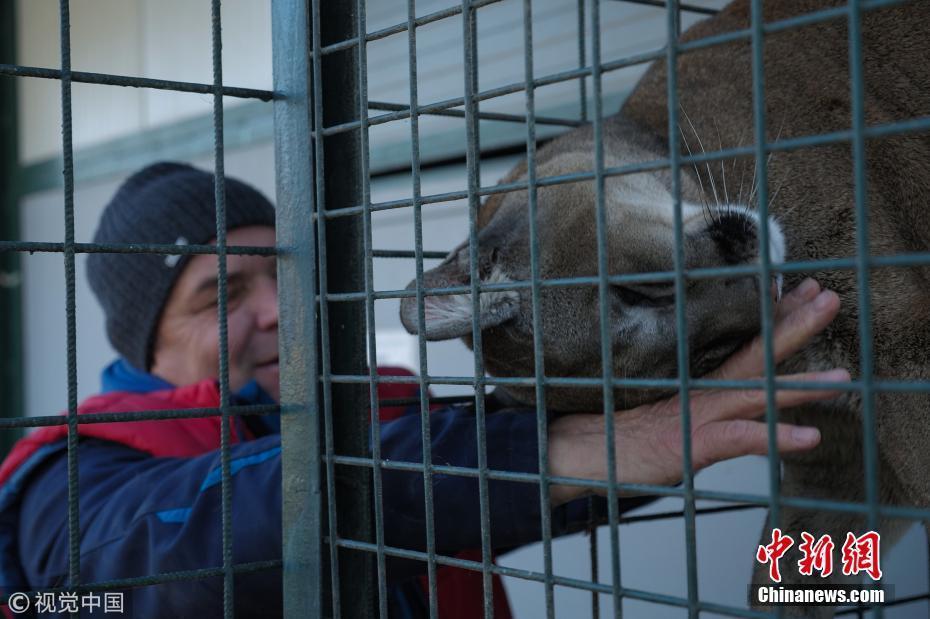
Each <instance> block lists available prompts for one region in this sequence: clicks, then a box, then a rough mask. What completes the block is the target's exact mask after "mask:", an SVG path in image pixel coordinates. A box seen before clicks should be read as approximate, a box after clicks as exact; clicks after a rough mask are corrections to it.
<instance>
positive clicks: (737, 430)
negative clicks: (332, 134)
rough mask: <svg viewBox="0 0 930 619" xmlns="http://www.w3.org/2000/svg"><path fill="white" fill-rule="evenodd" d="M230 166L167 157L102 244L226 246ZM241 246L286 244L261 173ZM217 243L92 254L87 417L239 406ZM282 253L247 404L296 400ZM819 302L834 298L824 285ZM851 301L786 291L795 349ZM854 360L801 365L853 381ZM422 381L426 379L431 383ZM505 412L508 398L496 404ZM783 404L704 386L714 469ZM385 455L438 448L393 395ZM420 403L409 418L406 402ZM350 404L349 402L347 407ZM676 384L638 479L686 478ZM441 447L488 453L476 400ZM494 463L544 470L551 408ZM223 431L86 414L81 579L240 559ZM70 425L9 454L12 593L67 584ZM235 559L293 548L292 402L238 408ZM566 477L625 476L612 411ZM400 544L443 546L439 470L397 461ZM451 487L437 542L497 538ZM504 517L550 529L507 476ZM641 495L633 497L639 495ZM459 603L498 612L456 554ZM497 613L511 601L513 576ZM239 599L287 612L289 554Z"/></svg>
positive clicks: (261, 263)
mask: <svg viewBox="0 0 930 619" xmlns="http://www.w3.org/2000/svg"><path fill="white" fill-rule="evenodd" d="M213 197H214V179H213V176H212V175H211V174H208V173H206V172H202V171H199V170H196V169H194V168H192V167H190V166H187V165H183V164H175V163H159V164H155V165H152V166H149V167H147V168H145V169H144V170H142V171H140V172H138V173H136V174H134V175H133V176H132V177H130V178H129V179H128V180H127V181H126V182H125V183H124V184H123V185H122V186H121V187H120V189H119V190H118V191H117V193H116V195H115V196H114V197H113V199H112V200H111V201H110V203H109V204H108V206H107V208H106V210H105V212H104V214H103V217H102V219H101V222H100V226H99V229H98V231H97V234H96V235H95V238H94V241H95V242H97V243H133V242H136V243H143V242H144V243H173V244H178V245H185V244H203V243H208V242H215V239H214V236H215V207H214V204H213ZM226 209H227V210H226V217H227V228H228V230H229V233H228V235H227V243H228V244H229V245H246V246H268V247H270V246H273V245H274V239H275V236H274V209H273V207H272V206H271V204H270V203H269V202H268V201H267V200H266V199H265V198H264V197H263V196H261V195H260V194H259V193H258V192H257V191H255V190H254V189H253V188H251V187H249V186H248V185H245V184H244V183H241V182H239V181H236V180H234V179H226ZM216 265H217V259H216V257H215V256H213V255H187V256H164V255H157V254H131V255H119V254H103V253H99V254H91V255H90V256H89V258H88V275H89V278H90V283H91V287H92V288H93V290H94V293H95V294H96V296H97V298H98V299H99V301H100V303H101V305H102V306H103V309H104V313H105V315H106V326H107V335H108V337H109V340H110V342H111V343H112V345H113V347H114V348H115V349H116V350H117V351H118V352H119V353H120V355H121V359H119V360H118V361H116V362H114V363H113V364H112V365H110V366H109V367H108V368H106V369H105V371H104V372H103V377H102V385H101V394H100V395H98V396H95V397H92V398H90V399H88V400H87V401H85V402H84V403H83V404H82V405H81V407H80V409H79V413H80V414H89V413H107V412H131V411H151V410H164V409H186V408H215V407H217V406H218V405H219V388H218V385H217V376H218V373H219V363H218V357H219V343H218V342H219V336H218V333H219V331H218V317H217V308H216V304H217V286H218V282H217V266H216ZM275 276H276V266H275V259H274V258H273V257H265V256H246V255H230V256H228V257H227V295H228V305H227V309H228V317H227V323H228V370H229V371H228V375H229V385H230V389H231V391H233V392H234V396H233V404H250V403H251V404H262V403H272V402H274V401H276V400H277V399H278V397H279V385H278V380H279V370H278V340H277V337H278V333H277V327H278V310H277V287H276V277H275ZM815 298H816V299H817V300H818V301H819V303H818V302H815V301H814V299H815ZM837 309H838V299H837V298H836V295H833V294H832V293H829V292H823V293H820V291H819V287H818V286H817V285H816V283H814V282H812V281H809V282H806V284H805V285H804V286H801V287H799V288H798V289H797V290H796V291H795V292H794V293H792V294H791V295H789V296H788V297H787V298H786V299H785V300H784V302H783V303H782V304H781V305H780V313H779V316H780V321H779V324H778V326H777V328H776V336H775V343H776V357H777V358H778V359H781V358H784V357H786V356H788V355H790V354H792V353H793V352H795V351H796V350H798V349H799V348H800V347H802V346H803V345H804V343H805V342H806V341H807V340H808V339H809V338H810V337H812V336H813V335H814V334H815V333H817V332H819V331H820V330H821V329H823V327H824V326H826V324H827V323H829V322H830V320H832V318H833V316H835V314H836V311H837ZM761 357H762V355H761V348H760V346H759V344H758V342H756V343H755V344H754V345H752V346H749V347H747V348H746V349H744V350H742V351H741V352H739V353H737V354H736V355H734V357H733V358H731V360H730V361H729V362H728V363H727V364H725V365H724V366H723V367H722V368H721V369H720V370H719V371H718V375H719V376H723V377H727V378H743V377H751V376H755V375H758V373H759V372H760V371H761V367H762V360H761ZM847 377H848V376H847V375H846V374H845V372H842V371H839V372H833V373H821V374H810V375H803V376H799V377H793V378H795V379H798V380H843V379H846V378H847ZM414 394H415V391H413V392H411V393H409V395H414ZM832 395H834V394H832V393H830V392H813V391H806V392H779V393H778V403H779V405H780V406H789V405H792V404H797V403H800V402H804V401H810V400H813V399H822V398H826V397H831V396H832ZM491 408H492V409H493V406H492V407H491ZM763 410H764V397H763V394H761V393H759V394H749V395H747V392H733V391H727V392H718V393H702V394H696V395H695V396H694V398H693V406H692V414H693V420H694V421H693V426H694V427H693V428H692V433H693V434H692V436H693V440H694V461H695V466H696V467H697V468H701V467H703V466H707V465H709V464H711V463H713V462H716V461H719V460H721V459H725V458H730V457H735V456H739V455H743V454H746V453H765V449H766V444H767V442H766V428H765V426H764V424H762V423H760V422H758V421H751V419H752V418H754V417H758V416H759V415H760V414H761V412H762V411H763ZM384 412H385V413H386V414H387V415H388V416H389V417H396V419H394V420H393V421H389V422H385V423H383V425H382V430H381V435H382V443H383V444H382V453H383V455H384V457H385V458H389V459H392V460H399V461H409V462H421V461H422V455H421V444H420V436H421V434H420V428H419V424H420V418H419V415H418V414H416V407H412V409H411V410H410V411H396V410H395V411H390V410H386V411H384ZM405 412H406V413H409V414H403V413H405ZM337 414H338V411H337ZM678 418H679V413H678V409H677V406H676V402H675V399H672V400H668V401H664V402H660V403H657V404H653V405H649V406H643V407H639V408H637V409H634V410H632V411H624V412H618V413H617V414H616V416H615V424H616V430H615V432H616V436H617V455H618V472H619V478H620V479H621V480H622V481H633V482H644V483H669V484H671V483H675V482H677V481H679V480H680V476H681V468H682V464H681V453H680V449H681V432H680V426H679V422H678ZM430 423H431V430H432V432H431V436H432V444H431V450H432V457H433V460H434V461H437V462H444V463H450V464H454V465H458V466H471V467H474V466H476V463H477V444H478V440H477V436H476V434H475V417H474V411H473V410H472V409H471V408H469V407H454V408H447V409H443V410H438V411H434V412H433V413H431V416H430ZM486 428H487V432H486V442H487V458H488V465H489V467H490V468H491V469H494V470H508V471H523V472H536V471H537V463H538V455H537V453H538V452H537V444H536V417H535V412H534V411H526V410H513V409H502V410H493V412H491V413H490V414H488V416H487V419H486ZM220 432H221V420H220V418H218V417H217V416H208V417H203V416H201V417H196V418H191V419H167V420H146V421H132V422H125V423H91V424H81V425H80V426H79V433H80V436H81V441H80V444H79V447H78V455H79V460H78V472H79V484H78V490H79V496H80V525H81V540H80V559H81V560H80V565H81V574H80V581H81V582H82V583H93V582H99V581H104V580H111V579H116V578H132V577H144V576H150V575H156V574H162V573H167V572H177V571H187V570H196V569H201V568H215V567H217V566H221V565H222V563H223V556H222V544H221V518H220V504H221V495H220V487H221V484H220V474H219V468H220V455H219V451H218V448H219V445H220ZM66 436H67V431H66V427H65V426H61V425H59V426H53V427H48V428H43V429H41V430H39V431H38V432H35V433H33V434H31V435H30V436H29V437H27V438H25V439H23V440H22V441H20V443H19V444H18V445H17V447H16V448H15V449H14V450H13V452H12V453H11V454H10V456H9V457H8V458H7V460H6V461H5V462H4V464H3V466H2V467H0V484H2V488H0V578H2V580H0V585H2V587H3V590H4V592H6V593H11V592H14V591H22V590H30V589H41V588H47V587H58V586H64V585H67V582H68V580H67V575H68V558H69V555H68V548H69V540H68V526H67V510H66V505H67V498H68V488H67V479H68V471H67V453H66V441H65V437H66ZM231 436H232V443H233V444H232V446H231V448H230V451H231V457H232V477H231V483H232V534H233V549H232V550H233V560H234V562H235V563H237V564H238V563H247V562H253V561H264V560H272V559H278V558H280V556H281V466H280V425H279V422H278V419H277V417H274V416H241V417H236V418H234V419H233V421H232V427H231ZM549 440H550V448H549V454H550V461H549V470H550V473H552V474H553V475H559V476H565V477H586V478H593V479H605V478H606V475H607V472H606V464H605V462H606V457H605V449H606V446H605V444H604V443H605V440H604V430H603V418H602V417H601V416H600V415H574V416H570V417H564V418H562V419H559V420H557V421H555V422H554V423H552V424H551V432H550V436H549ZM818 440H819V437H818V435H817V433H816V430H813V429H803V428H792V427H789V426H781V427H780V428H779V435H778V443H779V448H780V449H781V450H783V451H790V450H799V449H809V448H811V447H813V446H814V445H816V444H817V442H818ZM383 475H384V477H383V481H384V493H383V495H384V499H383V501H384V503H383V507H384V522H385V541H386V543H387V544H388V545H391V546H400V547H404V548H413V549H418V550H423V549H424V547H425V518H424V513H423V512H424V509H423V505H424V502H423V496H422V494H423V484H422V481H421V479H422V478H421V477H420V476H418V475H416V474H414V473H408V472H402V471H394V470H392V471H387V470H386V471H384V472H383ZM438 482H439V480H438V479H437V483H435V486H434V510H435V516H434V524H435V539H436V547H437V550H438V551H439V552H441V553H443V554H456V553H458V552H460V551H467V550H468V549H470V548H472V549H473V548H478V547H480V541H481V537H480V534H481V527H480V518H479V516H478V500H477V482H476V480H475V479H473V478H467V477H456V476H442V479H441V483H438ZM488 490H489V501H490V509H491V523H490V530H491V534H492V544H493V546H494V547H495V548H509V547H514V546H518V545H521V544H525V543H528V542H531V541H535V540H537V539H539V537H540V535H541V534H540V517H539V516H540V514H539V509H540V506H539V501H538V496H539V494H538V488H537V487H536V486H534V485H533V484H526V483H517V482H506V481H500V480H497V481H490V482H489V488H488ZM551 494H552V502H553V508H554V509H553V525H554V529H555V533H560V532H565V531H569V530H577V529H578V528H580V527H582V526H583V525H584V524H585V523H586V522H587V521H588V518H589V514H588V513H587V511H586V504H587V501H578V500H576V499H580V498H582V497H583V496H585V495H586V494H589V491H586V490H584V489H581V488H577V487H573V486H553V487H552V493H551ZM633 504H636V501H635V500H634V501H631V502H630V503H626V504H625V505H624V506H622V507H629V506H630V505H633ZM440 569H441V571H443V577H442V578H441V580H440V586H439V593H438V596H439V604H440V614H441V615H442V616H443V617H468V616H474V614H475V612H480V611H479V610H477V609H480V600H481V598H482V596H481V591H482V590H481V586H482V584H481V579H480V575H477V574H476V573H475V572H467V571H464V570H453V571H451V572H450V571H449V570H448V568H440ZM423 570H424V566H423V565H422V564H420V563H416V562H409V561H407V562H404V561H396V560H393V559H389V563H388V577H389V579H390V581H391V584H392V586H391V589H390V595H389V597H390V600H389V604H390V607H391V613H392V615H393V616H397V617H417V616H422V615H423V614H424V613H425V609H426V597H425V594H424V592H423V590H422V588H421V585H420V583H419V582H418V581H417V580H416V579H411V576H413V575H415V574H417V573H419V572H422V571H423ZM222 586H223V582H222V578H221V577H210V578H204V577H200V578H197V579H193V580H178V581H173V582H169V583H165V584H160V585H155V586H143V587H139V588H136V589H133V590H131V592H130V593H129V595H131V605H132V610H133V612H134V613H135V615H136V616H145V617H155V616H195V615H197V614H203V615H205V616H215V615H218V614H219V613H220V612H221V608H222ZM495 589H496V592H495V605H496V611H497V616H499V617H506V616H508V615H509V611H508V609H507V605H506V599H505V596H504V595H503V591H502V589H501V588H500V586H499V581H497V580H495ZM234 594H235V598H234V603H235V609H236V612H237V614H239V615H241V616H253V615H254V616H268V615H276V614H280V612H281V594H282V591H281V573H280V570H263V571H256V572H250V573H241V574H238V575H237V576H236V580H235V587H234Z"/></svg>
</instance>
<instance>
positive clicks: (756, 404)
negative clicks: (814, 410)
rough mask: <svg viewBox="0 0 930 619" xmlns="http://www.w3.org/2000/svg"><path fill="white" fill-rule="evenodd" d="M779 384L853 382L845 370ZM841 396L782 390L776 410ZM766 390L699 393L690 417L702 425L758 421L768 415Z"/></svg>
mask: <svg viewBox="0 0 930 619" xmlns="http://www.w3.org/2000/svg"><path fill="white" fill-rule="evenodd" d="M778 379H779V380H784V381H792V382H824V383H841V382H848V381H849V380H850V377H849V372H848V371H846V370H844V369H835V370H829V371H827V372H805V373H803V374H788V375H785V376H779V377H778ZM839 393H840V392H839V391H837V390H834V389H779V390H776V391H775V406H776V408H779V409H781V408H790V407H792V406H798V405H800V404H805V403H807V402H816V401H818V400H828V399H830V398H834V397H836V396H837V395H838V394H839ZM765 405H766V395H765V390H764V389H721V390H714V391H703V392H701V391H699V392H696V393H694V394H693V395H692V396H691V414H692V417H693V418H694V419H695V420H697V421H699V422H713V421H719V420H725V419H746V418H751V417H758V416H759V415H761V414H762V413H764V412H765Z"/></svg>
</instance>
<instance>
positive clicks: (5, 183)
mask: <svg viewBox="0 0 930 619" xmlns="http://www.w3.org/2000/svg"><path fill="white" fill-rule="evenodd" d="M15 12H16V5H15V2H14V0H0V61H7V60H9V61H12V60H13V59H14V57H15V55H16V36H15V35H16V33H15V28H14V24H15V23H16V15H15ZM16 107H17V105H16V83H15V82H14V81H13V80H2V81H0V237H2V238H13V239H16V238H19V211H18V209H17V192H18V188H17V184H16V179H17V177H18V174H17V173H18V170H19V165H18V157H19V153H18V146H17V134H16V133H17V114H16ZM21 290H22V273H21V271H20V260H19V254H17V253H12V252H11V253H2V254H0V333H2V335H0V339H2V341H3V342H4V349H5V350H4V354H3V357H2V359H0V389H2V391H3V393H4V400H6V404H5V406H4V410H3V413H2V414H3V417H18V416H21V415H22V414H23V377H22V363H21V361H22V358H23V355H22V316H21V310H20V305H21V296H22V295H21ZM20 434H21V433H20V432H19V431H18V430H13V429H11V430H6V431H3V432H0V453H6V452H8V451H9V450H10V448H11V447H12V445H13V443H14V442H15V441H16V440H17V439H18V438H19V436H20Z"/></svg>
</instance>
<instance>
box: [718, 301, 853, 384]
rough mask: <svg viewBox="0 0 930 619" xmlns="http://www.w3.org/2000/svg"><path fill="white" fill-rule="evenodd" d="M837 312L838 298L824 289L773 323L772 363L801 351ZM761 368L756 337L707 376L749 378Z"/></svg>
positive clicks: (760, 343)
mask: <svg viewBox="0 0 930 619" xmlns="http://www.w3.org/2000/svg"><path fill="white" fill-rule="evenodd" d="M839 311H840V298H839V297H838V296H837V294H836V293H835V292H833V291H832V290H824V291H821V292H820V293H819V294H818V295H817V296H815V297H814V298H813V299H811V300H809V301H807V302H804V303H803V304H801V305H800V306H799V307H798V308H797V309H795V310H794V311H793V312H791V313H790V314H789V315H788V316H785V317H784V318H782V319H781V320H779V321H778V322H776V324H775V329H774V331H773V333H772V348H773V353H774V357H775V362H776V363H778V362H780V361H782V360H784V359H786V358H788V357H790V356H791V355H793V354H794V353H796V352H797V351H799V350H801V348H803V347H804V346H805V345H806V344H807V343H808V342H810V340H811V338H813V337H814V336H815V335H817V334H818V333H820V332H821V331H823V330H824V329H825V328H826V327H827V325H828V324H830V322H831V321H832V320H833V319H834V318H836V315H837V313H839ZM764 368H765V355H764V345H763V341H762V336H761V335H759V336H757V337H755V338H754V339H753V340H752V341H751V342H750V343H749V344H747V345H746V346H744V347H743V348H741V349H740V350H738V351H736V352H735V353H733V355H731V356H730V358H729V359H727V360H726V362H724V364H723V365H721V366H720V367H719V368H717V369H716V370H714V371H713V372H711V373H710V374H708V375H707V377H708V378H719V379H724V380H729V379H740V378H749V377H752V376H758V375H759V374H761V373H762V371H763V370H764Z"/></svg>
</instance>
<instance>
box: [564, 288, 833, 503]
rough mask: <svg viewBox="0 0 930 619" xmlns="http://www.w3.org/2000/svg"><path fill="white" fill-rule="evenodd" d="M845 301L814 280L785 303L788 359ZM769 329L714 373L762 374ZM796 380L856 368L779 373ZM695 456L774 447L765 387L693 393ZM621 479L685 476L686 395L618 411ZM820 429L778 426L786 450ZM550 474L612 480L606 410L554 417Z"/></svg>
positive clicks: (825, 378) (814, 396)
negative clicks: (683, 399)
mask: <svg viewBox="0 0 930 619" xmlns="http://www.w3.org/2000/svg"><path fill="white" fill-rule="evenodd" d="M839 308H840V301H839V297H838V296H837V295H836V293H834V292H832V291H829V290H825V291H821V290H820V286H819V284H817V282H816V281H814V280H812V279H807V280H805V281H804V282H802V283H801V285H800V286H798V287H797V288H795V289H794V290H793V291H791V292H790V293H789V294H788V295H786V296H785V298H784V299H783V300H782V301H781V302H780V303H779V304H778V305H777V307H776V311H775V330H774V333H773V338H772V344H773V349H774V357H775V361H776V363H777V362H780V361H782V360H784V359H786V358H788V357H790V356H791V355H792V354H794V353H796V352H797V351H799V350H800V349H801V348H803V347H804V345H806V344H807V343H808V342H809V341H810V340H811V339H812V338H813V337H814V336H815V335H817V334H818V333H820V332H821V331H823V329H824V328H825V327H826V326H827V325H828V324H829V323H830V322H831V321H832V320H833V319H834V318H835V317H836V315H837V312H839ZM764 366H765V359H764V355H763V342H762V338H761V336H759V337H756V338H755V339H754V340H753V341H752V342H750V343H749V344H747V345H746V346H744V347H743V348H741V349H740V350H739V351H737V352H736V353H734V354H733V355H732V356H731V357H730V358H729V359H728V360H727V361H726V362H725V363H724V364H723V365H722V366H720V367H719V368H718V369H717V370H715V371H714V372H712V373H710V374H708V375H707V376H706V378H712V379H718V380H745V379H750V378H757V377H759V376H760V375H761V374H762V372H763V369H764ZM778 378H779V379H782V380H790V381H813V382H844V381H848V380H849V372H847V371H846V370H843V369H834V370H830V371H828V372H808V373H804V374H795V375H787V376H779V377H778ZM837 393H838V392H836V391H811V390H804V391H783V390H778V391H776V392H775V405H776V406H777V407H778V408H788V407H792V406H797V405H799V404H804V403H806V402H813V401H816V400H826V399H829V398H833V397H835V396H836V395H837ZM690 403H691V456H692V462H693V466H694V470H695V471H698V470H700V469H702V468H705V467H707V466H710V465H711V464H714V463H715V462H720V461H722V460H728V459H730V458H736V457H739V456H744V455H748V454H761V455H764V454H766V453H767V451H768V426H767V425H766V423H765V422H764V421H758V420H757V418H758V417H760V416H762V415H763V414H764V413H765V392H764V391H763V390H758V389H757V390H734V389H719V390H702V391H694V392H691V394H690ZM614 439H615V442H616V459H617V480H618V481H620V482H625V483H644V484H667V485H671V484H675V483H678V482H679V481H681V477H682V474H683V470H682V468H683V467H682V442H683V441H682V433H681V402H680V399H679V397H678V396H675V397H672V398H669V399H667V400H662V401H660V402H656V403H653V404H647V405H643V406H639V407H637V408H634V409H632V410H628V411H618V412H616V413H614ZM819 442H820V432H819V431H818V430H817V429H816V428H812V427H803V426H793V425H789V424H784V423H779V424H778V425H777V437H776V443H777V446H778V451H779V453H788V452H792V451H804V450H807V449H812V448H813V447H816V446H817V444H818V443H819ZM549 473H550V474H551V475H553V476H564V477H578V478H584V479H597V480H605V479H607V445H606V440H605V429H604V417H603V415H567V416H565V417H561V418H559V419H557V420H556V421H554V422H553V423H552V426H551V427H550V432H549ZM586 494H590V490H587V489H585V488H578V487H573V486H553V487H552V489H551V494H550V496H551V499H552V504H553V505H559V504H561V503H564V502H567V501H570V500H573V499H576V498H579V497H582V496H585V495H586Z"/></svg>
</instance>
